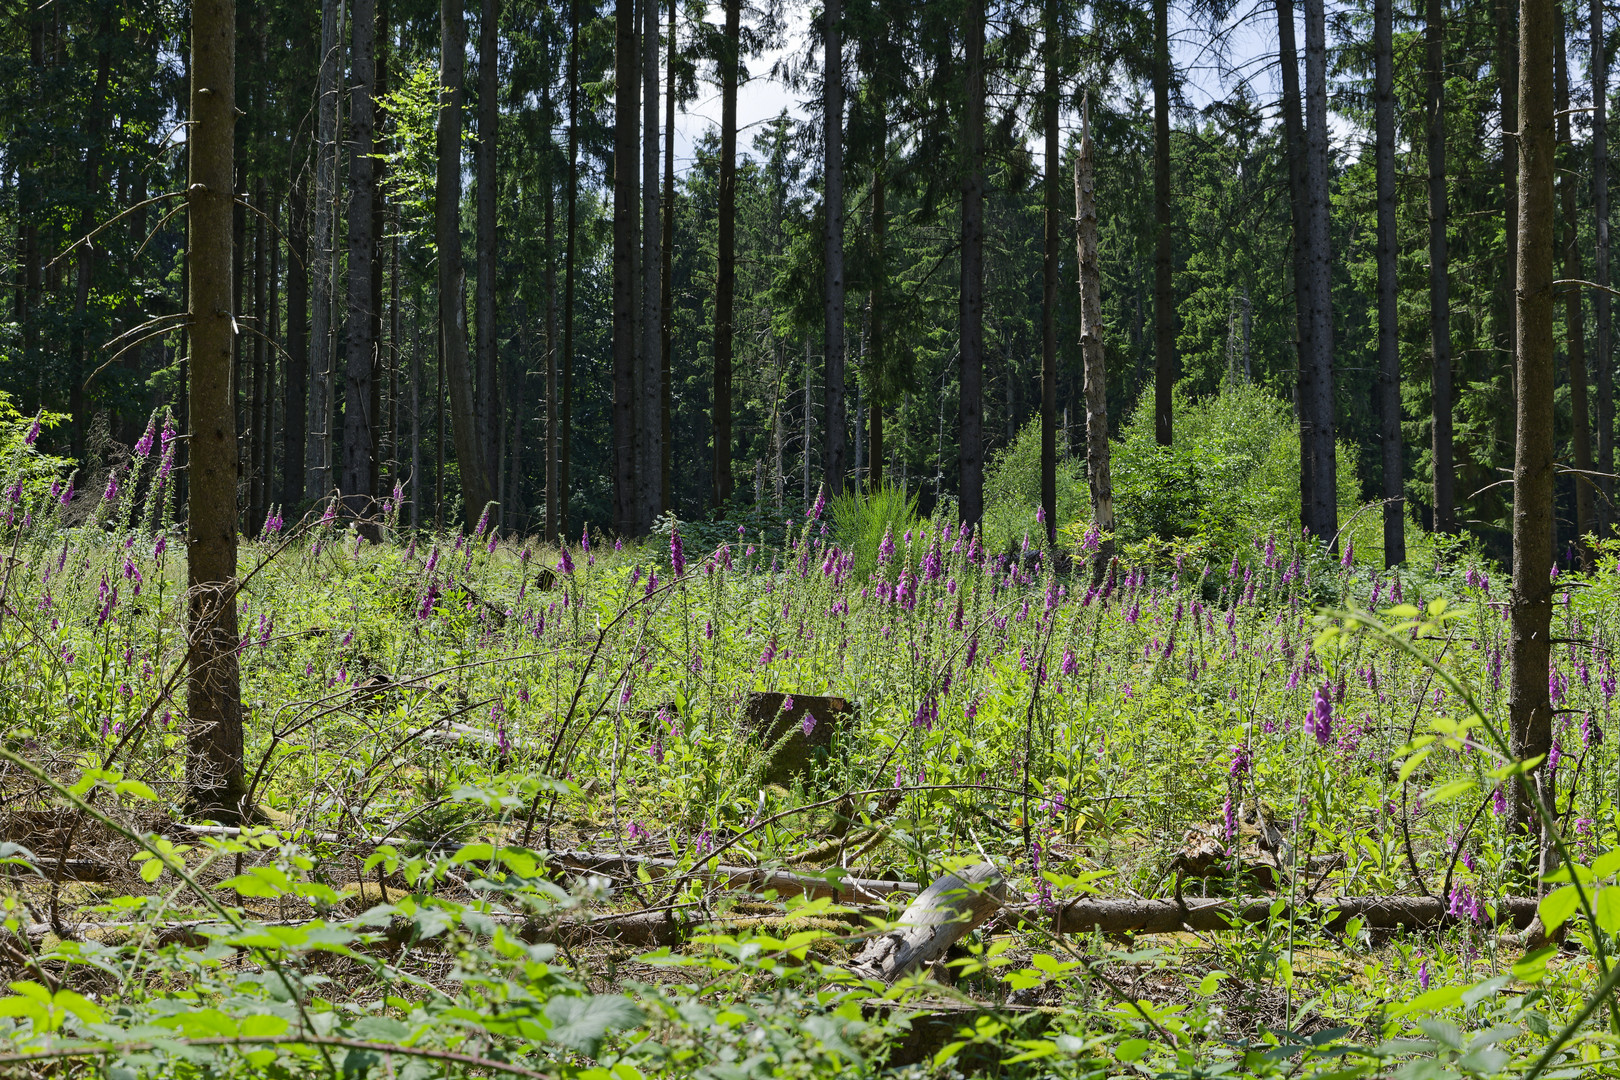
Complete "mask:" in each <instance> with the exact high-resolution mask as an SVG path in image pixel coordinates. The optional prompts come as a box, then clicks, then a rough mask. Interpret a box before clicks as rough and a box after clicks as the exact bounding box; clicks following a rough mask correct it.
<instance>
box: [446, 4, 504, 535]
mask: <svg viewBox="0 0 1620 1080" xmlns="http://www.w3.org/2000/svg"><path fill="white" fill-rule="evenodd" d="M439 31H440V36H439V67H440V73H439V79H440V82H441V83H442V84H443V86H444V89H443V91H442V92H441V94H440V98H439V104H440V108H439V125H438V132H437V136H438V146H437V150H438V176H437V178H436V179H437V183H436V193H435V208H434V209H435V218H436V226H437V233H438V264H439V265H438V270H439V322H440V329H439V337H440V347H441V349H442V350H443V353H442V355H441V357H440V368H441V371H442V374H443V377H444V379H445V381H446V382H447V383H448V384H449V391H450V415H451V422H452V426H453V428H454V434H455V444H456V464H457V465H458V466H459V467H460V470H461V497H462V508H461V511H462V519H463V521H464V522H465V524H466V526H467V528H468V529H469V530H471V529H472V528H474V527H475V526H476V525H477V523H478V519H479V518H480V517H482V516H483V513H484V507H485V506H486V505H487V504H488V503H489V502H490V500H491V499H492V498H493V495H492V493H491V491H490V487H489V473H488V471H487V470H486V469H485V466H484V453H483V443H484V440H483V438H482V436H481V434H480V432H479V429H478V410H477V406H476V403H475V401H474V395H473V371H472V360H471V358H470V357H469V356H468V355H467V302H466V273H465V271H463V269H462V266H461V100H462V93H461V81H462V74H463V68H464V66H465V52H466V48H467V27H466V20H465V16H464V14H463V12H462V9H461V0H440V2H439ZM440 400H441V401H442V400H443V398H442V396H441V398H440ZM439 433H440V442H441V444H442V442H443V436H444V422H443V420H442V419H441V420H440V422H439ZM440 513H441V514H442V513H443V501H442V499H441V501H440Z"/></svg>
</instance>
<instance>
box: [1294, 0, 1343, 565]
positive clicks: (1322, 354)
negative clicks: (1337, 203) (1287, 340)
mask: <svg viewBox="0 0 1620 1080" xmlns="http://www.w3.org/2000/svg"><path fill="white" fill-rule="evenodd" d="M1323 6H1324V5H1323V0H1305V149H1306V154H1305V175H1306V179H1307V185H1308V187H1307V192H1306V200H1305V213H1306V221H1305V226H1306V227H1305V237H1306V270H1307V272H1308V274H1309V275H1310V290H1311V308H1312V321H1313V322H1315V323H1316V331H1315V333H1314V334H1312V335H1311V380H1310V384H1309V386H1310V395H1311V397H1310V417H1311V426H1310V437H1311V442H1312V446H1311V459H1312V469H1313V472H1312V475H1311V503H1312V508H1311V521H1310V527H1311V531H1312V533H1313V534H1314V535H1315V537H1316V539H1317V540H1318V541H1319V542H1322V543H1327V544H1329V545H1330V546H1331V547H1333V548H1335V549H1336V548H1337V547H1338V534H1339V503H1338V463H1337V455H1336V454H1335V452H1334V450H1335V447H1334V433H1335V429H1336V425H1335V422H1334V415H1333V414H1334V408H1333V251H1332V231H1331V229H1332V223H1331V220H1330V210H1331V207H1330V205H1329V202H1328V191H1329V180H1330V177H1329V153H1328V122H1327V25H1326V18H1325V15H1324V11H1323ZM1304 437H1305V432H1304V431H1303V430H1301V432H1300V438H1304Z"/></svg>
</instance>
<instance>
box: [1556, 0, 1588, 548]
mask: <svg viewBox="0 0 1620 1080" xmlns="http://www.w3.org/2000/svg"><path fill="white" fill-rule="evenodd" d="M1558 22H1559V27H1558V51H1557V59H1556V61H1555V63H1554V65H1553V67H1554V74H1555V76H1556V78H1557V80H1558V84H1557V87H1556V92H1557V98H1558V100H1557V111H1558V145H1559V146H1560V147H1568V148H1570V149H1573V148H1574V143H1573V141H1572V139H1571V138H1570V123H1569V65H1568V62H1567V60H1566V57H1565V51H1564V48H1565V47H1564V13H1563V9H1562V8H1560V9H1559V13H1558ZM1578 174H1579V172H1578V169H1577V168H1575V163H1574V162H1569V163H1567V164H1566V167H1565V168H1564V169H1563V170H1561V171H1560V172H1559V174H1558V192H1559V196H1560V201H1561V202H1562V203H1563V215H1564V277H1566V278H1568V279H1570V280H1574V281H1578V280H1580V277H1581V249H1580V228H1579V225H1580V218H1579V217H1578V216H1577V213H1576V204H1577V200H1578V196H1577V194H1576V191H1575V185H1576V182H1577V181H1576V177H1577V176H1578ZM1582 299H1583V297H1582V296H1581V287H1580V286H1579V285H1569V286H1566V287H1565V289H1564V335H1565V342H1566V351H1567V352H1568V354H1569V411H1570V417H1571V421H1572V423H1571V428H1572V430H1571V435H1570V442H1571V444H1572V445H1571V449H1572V451H1573V453H1574V456H1575V468H1576V469H1577V470H1579V472H1578V473H1577V474H1576V476H1575V534H1576V536H1578V537H1580V551H1581V568H1582V569H1584V570H1592V569H1594V564H1593V561H1592V558H1593V553H1592V548H1591V545H1590V544H1589V543H1588V542H1587V537H1588V536H1589V535H1591V534H1592V533H1594V532H1595V531H1596V529H1597V506H1596V500H1595V499H1594V497H1593V486H1592V477H1591V476H1589V475H1584V474H1589V473H1590V472H1591V471H1592V415H1591V406H1590V404H1589V403H1588V401H1587V385H1586V311H1585V307H1584V305H1583V304H1582Z"/></svg>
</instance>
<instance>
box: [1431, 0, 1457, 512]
mask: <svg viewBox="0 0 1620 1080" xmlns="http://www.w3.org/2000/svg"><path fill="white" fill-rule="evenodd" d="M1424 11H1425V18H1426V24H1425V26H1424V29H1423V36H1424V40H1425V42H1426V43H1427V47H1428V61H1427V67H1428V72H1427V83H1426V85H1427V87H1428V96H1427V119H1428V133H1429V354H1430V360H1431V371H1432V375H1431V384H1430V385H1431V394H1432V403H1431V407H1430V424H1429V428H1430V437H1431V443H1430V447H1431V451H1430V453H1431V457H1432V459H1433V463H1434V530H1435V532H1440V533H1451V532H1455V531H1456V529H1457V520H1456V499H1455V487H1454V485H1455V471H1456V470H1455V465H1454V464H1453V461H1452V426H1451V299H1450V291H1449V284H1448V281H1447V252H1446V225H1447V221H1446V218H1447V207H1446V97H1445V95H1446V70H1445V62H1446V52H1445V25H1444V22H1443V19H1444V8H1443V5H1442V3H1441V0H1426V4H1425V8H1424Z"/></svg>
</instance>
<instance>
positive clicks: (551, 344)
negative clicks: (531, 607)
mask: <svg viewBox="0 0 1620 1080" xmlns="http://www.w3.org/2000/svg"><path fill="white" fill-rule="evenodd" d="M546 115H547V117H548V119H549V118H550V115H551V109H550V91H549V90H548V91H547V108H546ZM556 201H557V184H556V178H555V177H554V176H553V175H552V173H551V172H550V170H547V172H546V220H545V229H546V516H545V524H544V527H543V529H542V531H541V534H540V536H541V539H543V540H544V541H545V542H546V543H548V544H555V543H557V537H558V535H559V534H558V531H557V526H558V517H557V510H558V492H557V443H558V439H557V361H558V359H559V353H560V351H561V350H560V347H559V345H560V343H559V342H558V341H557V299H556V297H557V260H556V258H554V255H553V253H554V252H556V250H557V227H556V211H555V206H556Z"/></svg>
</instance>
